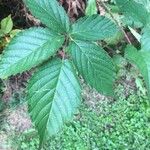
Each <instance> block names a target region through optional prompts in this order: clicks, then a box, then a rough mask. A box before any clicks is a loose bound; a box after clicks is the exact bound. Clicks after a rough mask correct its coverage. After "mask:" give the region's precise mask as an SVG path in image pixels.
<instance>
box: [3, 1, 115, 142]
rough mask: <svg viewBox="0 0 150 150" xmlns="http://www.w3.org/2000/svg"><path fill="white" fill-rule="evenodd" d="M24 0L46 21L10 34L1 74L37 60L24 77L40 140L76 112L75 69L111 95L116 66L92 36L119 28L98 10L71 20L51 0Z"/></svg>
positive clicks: (78, 98) (103, 35) (97, 37)
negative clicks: (28, 73)
mask: <svg viewBox="0 0 150 150" xmlns="http://www.w3.org/2000/svg"><path fill="white" fill-rule="evenodd" d="M25 4H26V5H27V7H28V8H29V9H30V11H31V12H32V14H33V15H34V16H35V17H37V18H38V19H40V20H41V22H42V23H43V24H45V25H46V26H47V27H45V28H44V27H32V28H30V29H26V30H24V31H21V32H20V33H18V34H17V35H16V36H15V37H14V38H13V39H12V41H11V42H10V43H9V45H8V46H7V47H6V49H5V50H4V53H3V55H2V60H1V62H0V77H1V78H2V79H5V78H7V77H8V76H11V75H16V74H17V73H22V72H23V71H26V70H29V69H31V68H33V67H36V66H37V71H36V72H35V74H34V75H33V77H32V78H31V79H30V81H29V83H28V88H27V100H28V106H29V112H30V114H31V118H32V120H33V122H34V123H35V126H36V128H37V129H38V132H39V136H40V142H41V143H42V142H43V141H44V140H45V138H46V137H47V136H53V135H55V134H56V133H57V132H59V131H60V129H61V128H62V126H63V124H64V123H65V122H66V121H68V120H70V119H71V118H72V116H73V114H74V113H75V112H76V110H77V107H78V106H79V104H80V102H81V86H80V83H79V79H78V75H81V76H82V77H83V78H84V80H85V81H86V83H87V84H89V85H90V86H91V87H93V88H95V89H96V90H97V91H98V92H101V93H102V94H105V95H108V96H113V83H114V80H115V67H114V65H113V62H112V59H111V57H109V55H108V54H107V53H106V52H105V51H104V50H103V49H102V47H101V46H99V45H98V44H97V43H96V41H97V40H102V39H106V38H109V37H111V36H113V35H114V34H115V33H116V32H117V31H118V29H117V27H116V25H115V24H114V22H113V21H111V20H110V19H108V18H106V17H102V16H100V15H91V16H85V17H83V18H81V19H79V20H77V21H76V22H75V23H73V24H72V23H70V21H69V17H68V16H67V14H66V12H65V10H64V9H63V7H62V6H60V5H59V3H58V2H57V1H56V0H25Z"/></svg>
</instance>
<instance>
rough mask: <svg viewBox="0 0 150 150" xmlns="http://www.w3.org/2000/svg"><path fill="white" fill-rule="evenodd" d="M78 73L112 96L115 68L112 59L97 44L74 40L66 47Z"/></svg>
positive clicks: (90, 83)
mask: <svg viewBox="0 0 150 150" xmlns="http://www.w3.org/2000/svg"><path fill="white" fill-rule="evenodd" d="M68 49H69V51H70V53H71V56H72V59H73V62H74V64H75V66H76V67H77V69H78V71H79V74H80V75H82V77H83V78H84V80H85V81H86V83H88V84H89V85H90V86H91V87H93V88H95V89H96V90H97V91H99V92H101V93H102V94H104V95H108V96H113V83H114V79H115V69H114V65H113V63H112V59H111V58H110V57H109V56H108V54H107V53H106V52H105V51H104V50H103V49H102V48H101V47H99V46H98V45H96V44H95V43H91V42H84V41H79V40H75V41H73V42H72V43H71V44H70V45H69V47H68Z"/></svg>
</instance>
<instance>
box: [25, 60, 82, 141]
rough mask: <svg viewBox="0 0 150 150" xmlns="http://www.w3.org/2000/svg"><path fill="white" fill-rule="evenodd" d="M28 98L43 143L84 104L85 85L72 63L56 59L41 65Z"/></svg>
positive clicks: (31, 81) (32, 80)
mask: <svg viewBox="0 0 150 150" xmlns="http://www.w3.org/2000/svg"><path fill="white" fill-rule="evenodd" d="M27 99H28V104H29V112H30V114H31V117H32V120H33V121H34V122H35V125H36V127H37V129H38V132H39V135H40V141H41V143H42V141H43V140H44V139H45V137H46V136H47V135H49V136H52V135H55V134H56V133H57V132H59V130H60V129H61V128H62V126H63V124H64V122H66V121H69V120H70V119H71V118H72V116H73V114H74V113H75V112H76V110H77V107H78V106H79V104H80V101H81V87H80V84H79V82H78V79H77V77H76V73H75V70H74V67H73V65H72V63H71V62H70V61H69V60H61V59H56V58H54V59H53V60H52V61H50V62H48V63H46V64H44V65H43V66H41V67H40V68H39V71H38V72H37V73H35V75H33V77H32V78H31V80H30V82H29V85H28V97H27Z"/></svg>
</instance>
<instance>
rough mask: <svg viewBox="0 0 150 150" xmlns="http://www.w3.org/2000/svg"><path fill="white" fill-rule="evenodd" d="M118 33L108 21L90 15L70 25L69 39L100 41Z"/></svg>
mask: <svg viewBox="0 0 150 150" xmlns="http://www.w3.org/2000/svg"><path fill="white" fill-rule="evenodd" d="M116 32H118V29H117V26H116V25H115V23H114V22H113V21H111V20H110V19H108V18H106V17H103V16H100V15H92V16H86V17H83V18H81V19H79V20H78V21H77V22H76V23H75V24H73V25H72V31H71V37H72V38H74V39H77V40H102V39H105V38H109V37H111V36H113V35H114V34H115V33H116Z"/></svg>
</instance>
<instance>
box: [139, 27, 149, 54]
mask: <svg viewBox="0 0 150 150" xmlns="http://www.w3.org/2000/svg"><path fill="white" fill-rule="evenodd" d="M141 48H142V51H149V52H150V27H147V28H145V29H144V30H143V35H142V38H141Z"/></svg>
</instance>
